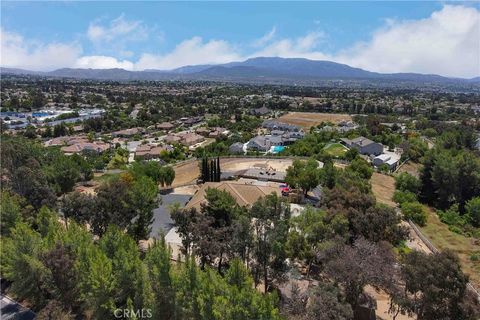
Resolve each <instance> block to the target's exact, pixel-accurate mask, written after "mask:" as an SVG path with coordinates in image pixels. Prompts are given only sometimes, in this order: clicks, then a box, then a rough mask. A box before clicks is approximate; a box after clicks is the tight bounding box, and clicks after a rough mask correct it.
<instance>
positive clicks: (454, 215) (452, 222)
mask: <svg viewBox="0 0 480 320" xmlns="http://www.w3.org/2000/svg"><path fill="white" fill-rule="evenodd" d="M437 214H438V216H439V218H440V221H442V222H443V223H446V224H448V225H449V226H457V227H463V226H464V225H465V224H466V221H465V217H462V216H461V215H460V213H459V211H458V204H454V205H453V206H451V207H450V208H448V209H447V210H445V211H442V210H439V211H438V212H437Z"/></svg>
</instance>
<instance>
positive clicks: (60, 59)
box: [0, 28, 82, 71]
mask: <svg viewBox="0 0 480 320" xmlns="http://www.w3.org/2000/svg"><path fill="white" fill-rule="evenodd" d="M0 43H1V57H0V65H2V66H3V67H10V68H24V69H29V70H35V71H39V70H52V69H56V68H63V67H68V66H71V65H72V64H73V63H74V62H75V61H76V59H77V57H78V56H79V55H80V54H81V52H82V49H81V47H80V46H79V45H78V44H76V43H71V44H68V43H50V44H42V43H39V42H36V41H27V40H25V39H24V38H23V37H22V36H21V35H19V34H17V33H14V32H8V31H5V30H3V29H1V28H0Z"/></svg>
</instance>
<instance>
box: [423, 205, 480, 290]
mask: <svg viewBox="0 0 480 320" xmlns="http://www.w3.org/2000/svg"><path fill="white" fill-rule="evenodd" d="M427 212H428V220H427V225H426V226H425V227H422V228H420V229H421V230H422V232H423V233H424V234H425V236H427V238H428V239H429V240H430V241H431V242H432V243H433V244H434V245H435V246H436V247H437V249H439V250H445V249H450V250H452V251H454V252H455V253H456V254H458V257H459V258H460V263H461V264H462V270H463V271H464V272H465V273H466V274H468V275H469V276H470V281H471V282H472V283H473V284H474V286H475V287H476V288H477V290H478V288H480V261H472V260H470V255H471V254H472V253H474V252H479V251H480V244H479V243H478V240H475V239H473V238H468V237H465V236H463V235H460V234H457V233H454V232H452V231H450V230H449V229H448V226H447V225H446V224H444V223H442V222H441V221H440V219H439V218H438V216H437V214H436V213H435V212H434V211H433V210H432V209H431V208H427Z"/></svg>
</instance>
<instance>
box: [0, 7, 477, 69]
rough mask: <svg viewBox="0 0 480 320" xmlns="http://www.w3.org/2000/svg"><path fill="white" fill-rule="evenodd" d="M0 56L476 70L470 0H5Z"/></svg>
mask: <svg viewBox="0 0 480 320" xmlns="http://www.w3.org/2000/svg"><path fill="white" fill-rule="evenodd" d="M1 9H2V11H1V18H2V20H1V31H2V34H1V41H2V42H1V50H2V57H1V61H0V62H1V65H2V66H8V67H20V68H29V69H35V70H51V69H55V68H59V67H92V68H110V67H122V68H125V69H130V70H143V69H171V68H175V67H179V66H182V65H189V64H203V63H224V62H229V61H233V60H243V59H247V58H249V57H254V56H283V57H305V58H310V59H318V60H332V61H337V62H342V63H347V64H350V65H353V66H357V67H361V68H365V69H368V70H373V71H379V72H421V73H437V74H443V75H448V76H459V77H471V76H477V75H479V74H480V66H479V63H480V62H479V60H480V58H479V57H480V52H479V50H480V49H479V48H480V44H479V41H480V40H479V39H480V7H479V4H478V3H475V2H461V3H444V2H434V1H424V2H411V1H408V2H407V1H402V2H115V1H109V2H68V1H67V2H8V1H2V3H1Z"/></svg>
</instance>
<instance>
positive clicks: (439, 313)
mask: <svg viewBox="0 0 480 320" xmlns="http://www.w3.org/2000/svg"><path fill="white" fill-rule="evenodd" d="M402 275H403V279H404V281H405V290H406V295H405V299H407V301H408V302H407V309H408V310H410V311H411V312H414V313H415V314H417V316H418V318H419V319H425V320H434V319H435V320H436V319H474V318H470V317H466V315H465V313H464V310H463V308H462V303H463V301H464V299H465V296H466V286H467V283H468V277H467V276H466V275H465V274H464V273H463V272H462V271H461V267H460V263H459V260H458V258H457V257H456V256H455V255H454V254H453V253H452V252H449V251H444V252H441V253H434V254H431V255H427V254H425V253H422V252H419V251H412V252H411V253H409V254H407V255H406V256H405V258H404V260H403V265H402ZM432 275H435V276H432ZM477 315H478V314H477Z"/></svg>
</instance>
